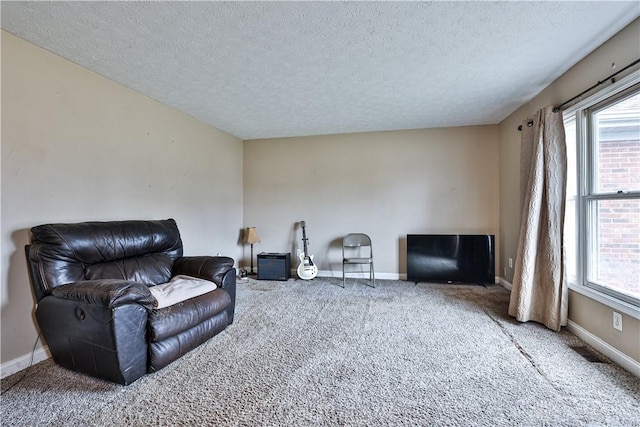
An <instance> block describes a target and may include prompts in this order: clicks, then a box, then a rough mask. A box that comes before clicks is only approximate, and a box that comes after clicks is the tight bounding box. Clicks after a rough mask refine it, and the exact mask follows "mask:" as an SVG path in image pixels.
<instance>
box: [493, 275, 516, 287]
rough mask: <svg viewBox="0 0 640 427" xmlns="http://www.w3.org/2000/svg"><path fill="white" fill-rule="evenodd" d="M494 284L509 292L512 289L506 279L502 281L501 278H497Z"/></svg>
mask: <svg viewBox="0 0 640 427" xmlns="http://www.w3.org/2000/svg"><path fill="white" fill-rule="evenodd" d="M496 283H498V284H500V285H502V287H504V288H506V289H508V290H511V289H512V288H513V285H512V284H511V283H509V282H508V281H507V280H506V279H503V278H502V277H498V280H497V281H496Z"/></svg>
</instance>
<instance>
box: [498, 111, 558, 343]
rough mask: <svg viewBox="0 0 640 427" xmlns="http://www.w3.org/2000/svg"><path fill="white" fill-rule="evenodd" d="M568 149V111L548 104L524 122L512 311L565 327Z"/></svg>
mask: <svg viewBox="0 0 640 427" xmlns="http://www.w3.org/2000/svg"><path fill="white" fill-rule="evenodd" d="M566 180H567V150H566V145H565V135H564V125H563V121H562V113H560V112H558V113H554V112H553V106H548V107H545V108H543V109H542V110H540V111H538V112H537V113H536V116H535V118H534V119H533V126H527V123H526V122H524V123H523V124H522V146H521V155H520V191H521V196H520V208H521V223H520V237H519V241H518V252H517V254H516V264H515V270H514V278H513V289H512V290H511V300H510V303H509V315H511V316H513V317H515V318H516V319H517V320H518V321H520V322H528V321H535V322H538V323H542V324H544V325H545V326H546V327H548V328H549V329H553V330H554V331H559V330H560V328H561V327H562V326H565V325H566V324H567V287H566V272H565V268H564V249H563V228H564V209H565V194H566Z"/></svg>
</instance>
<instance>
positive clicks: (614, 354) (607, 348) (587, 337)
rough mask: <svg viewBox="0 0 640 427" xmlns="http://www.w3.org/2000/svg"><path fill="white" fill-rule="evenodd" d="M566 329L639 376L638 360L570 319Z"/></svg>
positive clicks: (639, 366) (639, 363)
mask: <svg viewBox="0 0 640 427" xmlns="http://www.w3.org/2000/svg"><path fill="white" fill-rule="evenodd" d="M567 330H568V331H569V332H571V333H572V334H574V335H576V336H577V337H579V338H580V339H582V340H583V341H584V342H586V343H587V344H589V345H590V346H591V347H593V348H594V349H596V350H598V351H599V352H600V353H602V354H604V355H605V356H607V357H608V358H609V359H611V360H613V361H614V362H615V363H616V364H618V365H620V366H621V367H622V368H624V369H626V370H627V371H629V372H631V373H632V374H633V375H635V376H636V377H639V378H640V362H638V361H636V360H634V359H632V358H631V357H629V356H627V355H626V354H624V353H623V352H621V351H620V350H618V349H617V348H615V347H613V346H612V345H610V344H608V343H606V342H604V341H603V340H601V339H600V338H598V337H597V336H595V335H593V334H592V333H591V332H589V331H587V330H586V329H584V328H583V327H582V326H580V325H578V324H577V323H575V322H572V321H571V320H568V321H567Z"/></svg>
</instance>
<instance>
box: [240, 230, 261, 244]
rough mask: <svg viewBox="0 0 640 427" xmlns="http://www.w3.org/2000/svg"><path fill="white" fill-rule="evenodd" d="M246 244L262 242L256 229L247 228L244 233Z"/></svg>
mask: <svg viewBox="0 0 640 427" xmlns="http://www.w3.org/2000/svg"><path fill="white" fill-rule="evenodd" d="M244 242H245V243H250V244H254V243H259V242H260V236H258V232H257V231H256V228H255V227H247V229H246V230H245V233H244Z"/></svg>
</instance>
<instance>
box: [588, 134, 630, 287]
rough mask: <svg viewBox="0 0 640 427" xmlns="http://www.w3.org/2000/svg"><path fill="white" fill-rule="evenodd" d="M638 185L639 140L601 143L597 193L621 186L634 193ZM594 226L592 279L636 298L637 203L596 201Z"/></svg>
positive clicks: (610, 190)
mask: <svg viewBox="0 0 640 427" xmlns="http://www.w3.org/2000/svg"><path fill="white" fill-rule="evenodd" d="M638 181H640V139H635V140H625V141H615V140H609V141H602V140H601V141H600V142H599V155H598V187H599V189H598V190H599V191H601V192H606V193H608V192H616V191H618V190H619V189H620V187H621V184H625V183H626V185H623V188H624V189H625V190H628V189H630V188H636V189H637V188H638ZM597 222H598V232H597V233H598V236H597V239H596V242H597V251H598V257H599V258H598V262H597V263H596V264H595V271H594V272H593V273H594V277H593V279H595V281H596V282H598V283H601V284H603V285H605V286H608V287H613V288H617V289H619V290H622V291H623V292H625V293H627V294H630V295H632V296H635V297H636V298H640V199H626V200H600V201H598V202H597ZM593 231H594V232H595V230H593ZM592 237H595V236H592Z"/></svg>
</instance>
